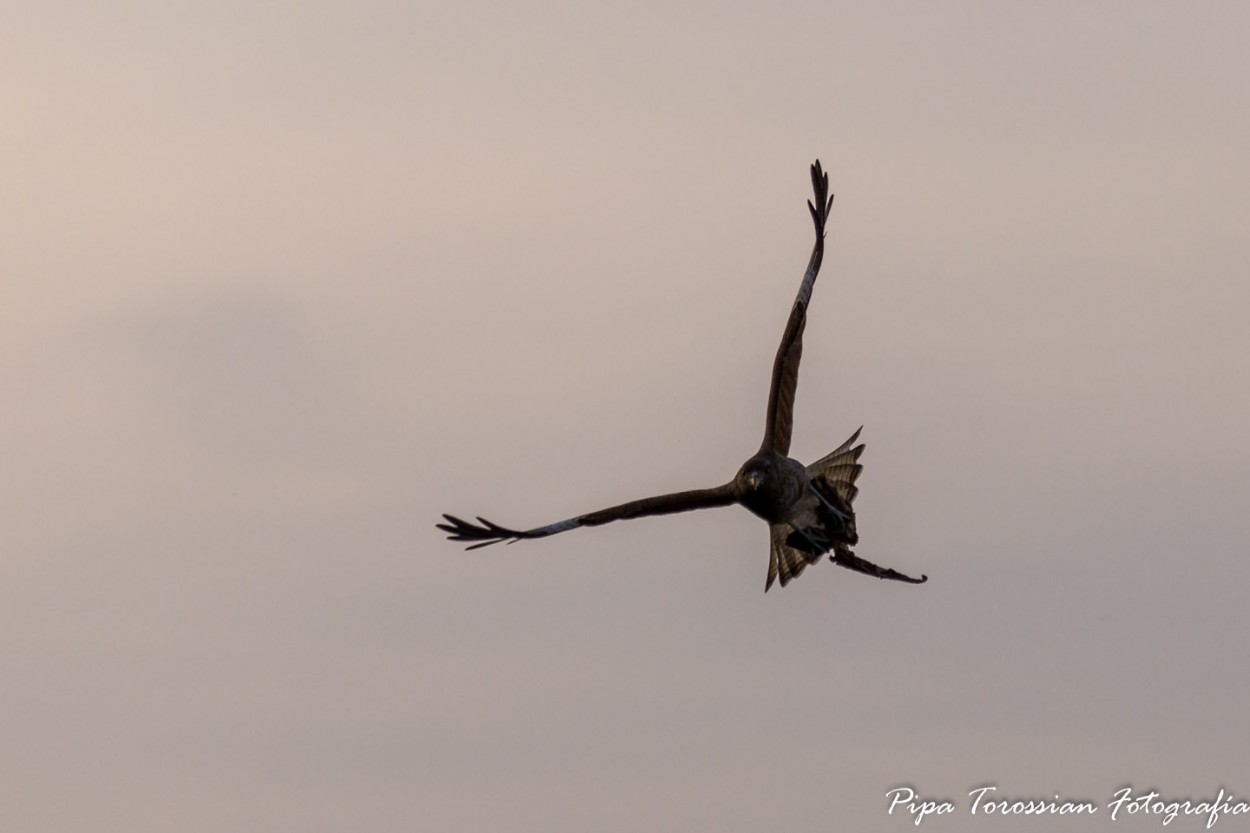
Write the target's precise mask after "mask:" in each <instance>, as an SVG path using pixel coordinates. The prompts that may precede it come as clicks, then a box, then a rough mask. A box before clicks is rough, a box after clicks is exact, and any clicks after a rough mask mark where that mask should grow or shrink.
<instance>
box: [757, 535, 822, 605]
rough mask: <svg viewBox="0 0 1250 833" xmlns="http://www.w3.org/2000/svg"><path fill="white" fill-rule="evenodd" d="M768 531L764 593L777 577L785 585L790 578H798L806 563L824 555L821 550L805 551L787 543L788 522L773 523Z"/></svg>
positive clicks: (817, 559) (813, 562)
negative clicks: (768, 545)
mask: <svg viewBox="0 0 1250 833" xmlns="http://www.w3.org/2000/svg"><path fill="white" fill-rule="evenodd" d="M768 531H769V537H770V539H771V546H770V548H769V552H768V581H766V582H765V583H764V592H765V593H767V592H768V590H769V588H770V587H772V586H773V582H774V581H776V580H777V579H780V580H781V586H782V587H785V586H786V585H787V584H789V583H790V582H791V580H793V579H796V578H798V577H799V574H800V573H802V572H803V570H805V569H806V568H807V565H808V564H815V563H816V562H817V561H819V560H820V558H821V556H822V555H824V553H823V552H818V553H806V552H803V551H801V550H797V549H795V548H794V547H792V546H790V545H789V544H787V543H786V538H787V536H788V535H789V534H790V525H789V524H773V525H772V526H770V527H769V530H768Z"/></svg>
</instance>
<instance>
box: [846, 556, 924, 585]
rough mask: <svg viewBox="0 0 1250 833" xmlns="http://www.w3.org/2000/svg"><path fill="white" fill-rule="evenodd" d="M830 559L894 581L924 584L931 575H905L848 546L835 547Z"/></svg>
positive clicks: (850, 568) (870, 574)
mask: <svg viewBox="0 0 1250 833" xmlns="http://www.w3.org/2000/svg"><path fill="white" fill-rule="evenodd" d="M829 560H830V561H832V562H833V563H834V564H837V565H838V566H839V567H845V568H846V569H848V570H854V571H855V572H857V573H863V574H864V575H868V576H875V577H876V578H888V579H893V580H894V581H906V582H909V583H911V584H924V583H925V582H926V581H928V580H929V577H928V576H926V575H922V576H921V577H920V578H912V577H911V576H908V575H904V574H903V573H900V572H899V571H898V570H891V569H890V568H889V567H878V566H877V565H876V564H873V563H872V562H871V561H869V560H868V559H866V558H860V557H859V556H858V555H856V554H855V553H853V552H851V551H850V550H848V549H847V548H846V547H834V550H833V555H831V556H829Z"/></svg>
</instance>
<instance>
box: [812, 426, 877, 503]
mask: <svg viewBox="0 0 1250 833" xmlns="http://www.w3.org/2000/svg"><path fill="white" fill-rule="evenodd" d="M862 430H864V429H863V428H862V427H861V428H860V429H859V431H862ZM859 431H856V432H855V433H854V434H852V435H851V438H850V439H849V440H847V441H846V442H844V443H842V445H840V446H838V447H837V448H836V449H835V450H834V451H832V452H830V453H829V454H826V455H825V456H824V457H821V458H820V459H819V460H817V461H816V462H815V463H812V464H811V465H810V466H808V467H807V473H808V474H809V475H811V477H812V479H813V480H817V479H820V480H824V481H825V482H827V483H828V484H829V486H830V487H831V488H832V489H833V490H834V491H835V492H837V494H838V497H840V498H842V500H844V501H846V502H847V503H848V504H849V503H851V502H852V501H854V500H855V497H856V496H857V495H858V494H859V488H858V487H856V485H855V481H856V480H858V479H859V476H860V474H861V473H862V472H863V471H864V467H863V466H862V465H860V463H859V456H860V455H861V454H863V453H864V444H863V443H860V444H859V445H854V446H853V443H854V442H855V440H857V439H859Z"/></svg>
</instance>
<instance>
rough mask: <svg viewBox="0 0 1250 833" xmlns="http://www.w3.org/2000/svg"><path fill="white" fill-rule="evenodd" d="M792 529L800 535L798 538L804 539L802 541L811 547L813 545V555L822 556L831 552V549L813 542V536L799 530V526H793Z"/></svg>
mask: <svg viewBox="0 0 1250 833" xmlns="http://www.w3.org/2000/svg"><path fill="white" fill-rule="evenodd" d="M791 529H793V530H794V531H795V533H797V534H798V536H799V537H800V538H802V539H803V540H804V541H806V542H807V543H808V544H809V545H811V548H812V550H811V551H812V555H820V554H822V553H826V552H829V548H828V547H822V546H821V545H820V544H817V543H816V542H815V541H813V540H812V536H810V535H808V534H807V533H806V532H804V531H803V530H801V529H799V528H798V527H797V526H792V527H791Z"/></svg>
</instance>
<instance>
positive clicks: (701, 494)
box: [435, 483, 735, 550]
mask: <svg viewBox="0 0 1250 833" xmlns="http://www.w3.org/2000/svg"><path fill="white" fill-rule="evenodd" d="M734 501H735V497H734V489H733V484H732V483H726V484H725V485H724V486H717V487H716V488H715V489H692V490H690V491H688V492H674V493H673V494H671V495H660V496H659V497H649V498H643V499H642V500H635V501H631V502H629V503H622V504H621V505H620V506H613V507H611V508H609V509H600V510H599V511H598V512H591V513H590V514H588V515H578V516H577V517H576V518H569V519H568V520H566V521H558V522H556V523H553V524H547V525H546V526H540V527H536V528H534V529H526V530H517V529H508V528H507V527H503V526H499V525H498V524H495V523H491V522H490V521H488V520H486V519H485V518H481V517H479V518H478V519H477V521H478V522H477V523H476V524H472V523H469V522H468V521H464V520H461V519H460V518H457V517H456V516H455V515H443V517H444V518H445V519H446V520H447V523H444V524H435V526H437V527H438V528H439V529H441V530H442V531H443V532H446V533H447V537H448V538H449V539H450V540H452V541H465V542H468V543H469V544H470V546H468V547H466V549H470V550H475V549H477V548H478V547H486V546H489V545H491V544H497V543H499V542H500V541H507V542H508V543H512V542H513V541H520V540H521V539H523V538H546V537H547V536H548V535H556V534H557V533H560V532H568V531H569V530H570V529H577V528H578V527H583V526H601V525H602V524H606V523H611V522H612V521H624V520H628V519H630V518H641V517H644V516H646V515H671V514H673V513H674V512H690V511H692V510H695V509H708V508H711V507H713V506H728V505H729V504H731V503H733V502H734Z"/></svg>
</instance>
